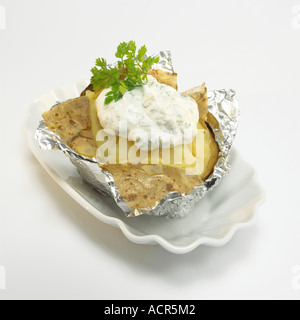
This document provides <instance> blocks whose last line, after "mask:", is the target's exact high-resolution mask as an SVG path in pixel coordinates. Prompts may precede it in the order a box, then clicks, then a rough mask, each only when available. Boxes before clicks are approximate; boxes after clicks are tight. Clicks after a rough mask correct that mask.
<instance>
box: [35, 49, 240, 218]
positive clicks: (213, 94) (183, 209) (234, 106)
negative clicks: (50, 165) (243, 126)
mask: <svg viewBox="0 0 300 320" xmlns="http://www.w3.org/2000/svg"><path fill="white" fill-rule="evenodd" d="M156 56H159V57H160V62H159V64H157V65H156V66H155V68H160V69H165V70H167V71H172V72H173V66H172V59H171V53H170V52H169V51H161V52H159V53H158V54H157V55H156ZM208 100H209V106H208V109H209V112H210V113H211V114H212V115H213V116H214V119H213V117H211V118H212V119H211V120H210V119H209V118H208V122H209V124H210V126H211V127H212V129H213V131H214V134H215V139H216V141H217V143H218V144H219V148H220V153H219V159H218V162H217V164H216V166H215V168H214V171H213V173H212V175H211V176H210V177H209V178H208V179H207V180H206V181H205V182H204V183H203V184H201V185H199V186H197V187H194V188H193V190H192V192H191V193H189V194H180V193H178V192H170V193H169V195H168V196H166V197H165V198H164V199H163V200H161V201H160V202H159V203H157V205H156V206H155V207H153V208H152V209H151V210H150V211H149V210H146V209H143V208H140V209H130V208H128V207H127V205H126V203H125V201H124V200H123V198H122V196H121V195H120V193H119V191H118V189H117V187H116V186H115V183H114V179H113V177H112V175H111V174H110V173H109V172H107V171H104V170H102V169H101V168H100V167H99V165H98V163H97V161H96V160H95V159H89V158H86V157H83V156H81V155H79V154H77V153H76V152H74V151H73V150H72V149H70V148H69V147H68V146H67V145H66V143H65V142H64V141H63V140H61V139H60V137H59V136H57V135H56V134H55V133H53V132H52V131H50V130H49V129H48V128H47V127H46V125H45V122H44V121H41V122H40V125H39V127H38V128H37V130H36V135H35V138H36V140H37V141H38V143H39V146H40V148H41V149H43V150H61V151H62V152H64V154H65V155H66V156H67V157H68V158H69V159H70V161H71V162H72V164H73V165H75V166H76V167H77V170H78V172H79V174H80V175H81V176H82V178H83V179H84V180H85V181H86V182H88V183H89V184H91V185H92V186H93V187H94V188H96V189H97V190H98V191H99V192H100V193H102V194H104V195H105V196H110V197H112V198H113V199H114V200H115V201H116V203H117V205H118V206H119V207H120V208H121V209H122V210H123V211H124V213H125V214H126V216H128V217H132V216H139V215H141V214H148V215H153V216H166V217H171V218H177V217H184V216H185V215H187V214H188V213H189V212H190V211H191V210H192V208H193V206H194V204H195V203H196V202H197V201H199V200H200V199H201V198H203V197H204V196H205V194H206V193H207V192H208V191H209V190H212V189H213V187H214V186H216V185H217V184H218V183H219V181H220V180H221V178H222V177H223V176H224V175H226V174H227V173H228V172H229V169H230V168H229V165H228V160H229V156H230V149H231V147H232V144H233V140H234V138H235V135H236V132H237V127H238V120H239V106H238V101H237V99H236V94H235V91H233V90H214V91H209V92H208ZM215 120H216V121H217V122H216V121H215Z"/></svg>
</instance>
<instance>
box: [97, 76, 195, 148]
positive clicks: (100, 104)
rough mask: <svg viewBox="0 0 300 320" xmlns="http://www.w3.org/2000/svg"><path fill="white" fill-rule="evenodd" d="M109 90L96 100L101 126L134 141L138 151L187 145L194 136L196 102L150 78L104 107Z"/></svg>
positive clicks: (104, 91)
mask: <svg viewBox="0 0 300 320" xmlns="http://www.w3.org/2000/svg"><path fill="white" fill-rule="evenodd" d="M109 91H110V89H105V90H103V91H102V92H101V94H100V95H99V97H98V98H97V100H96V107H97V113H98V118H99V121H100V123H101V126H102V127H103V128H104V129H105V130H107V131H108V132H109V131H110V130H112V131H111V132H114V134H115V135H118V136H121V137H125V138H128V140H130V141H133V142H135V144H136V145H137V147H138V148H140V149H141V150H153V149H156V148H158V147H160V148H169V147H173V146H177V145H182V144H186V143H191V142H192V141H193V139H194V137H195V136H196V133H197V132H196V130H197V123H198V120H199V111H198V105H197V103H196V102H195V101H194V100H193V99H192V98H190V97H187V96H184V95H182V94H180V93H178V92H177V91H176V90H175V89H174V88H172V87H170V86H167V85H164V84H161V83H159V82H158V81H157V80H156V79H155V78H154V77H153V76H148V82H147V83H146V84H145V85H143V86H142V87H138V88H136V89H134V90H132V91H126V92H125V94H124V95H123V97H122V99H120V100H119V101H117V102H114V101H113V102H111V103H109V104H105V103H104V101H105V95H106V93H107V92H109ZM187 132H188V134H186V133H187Z"/></svg>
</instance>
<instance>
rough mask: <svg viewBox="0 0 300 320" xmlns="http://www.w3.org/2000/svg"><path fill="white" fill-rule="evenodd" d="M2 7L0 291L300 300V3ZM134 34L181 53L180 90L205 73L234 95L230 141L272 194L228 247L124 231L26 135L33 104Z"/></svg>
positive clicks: (35, 1) (57, 0)
mask: <svg viewBox="0 0 300 320" xmlns="http://www.w3.org/2000/svg"><path fill="white" fill-rule="evenodd" d="M0 5H2V6H3V7H4V8H5V9H6V29H0V58H1V59H0V107H1V109H0V119H1V120H0V123H1V125H0V130H1V157H0V168H1V169H0V170H1V177H0V178H1V180H0V181H1V183H0V199H1V202H0V265H2V266H4V267H5V269H6V274H7V279H6V280H7V289H6V290H0V299H20V298H22V299H24V298H27V299H36V298H38V299H46V298H50V299H52V298H53V299H63V298H65V299H69V298H77V299H137V298H141V299H218V298H229V299H231V298H235V299H246V298H250V299H255V298H258V299H261V298H264V299H288V298H289V299H299V298H300V279H299V282H297V278H295V275H293V273H292V269H293V268H294V267H295V266H297V265H300V250H299V244H300V231H299V230H300V216H299V198H300V196H299V178H300V177H299V155H300V153H299V139H300V135H299V128H300V103H299V99H300V90H299V89H300V88H299V87H300V16H299V15H300V9H299V11H298V15H297V13H296V11H297V7H295V6H300V0H291V1H290V0H281V1H279V0H276V1H266V0H263V1H262V0H255V1H241V0H236V1H233V0H227V1H196V0H193V1H191V0H185V1H175V0H173V1H168V0H151V1H142V0H139V1H131V0H128V1H120V0H114V1H108V0H107V1H102V0H100V1H99V0H98V1H97V0H85V1H79V0H42V1H40V0H22V1H21V0H20V1H16V0H0ZM293 8H294V10H295V11H294V13H293ZM2 11H3V10H2ZM0 17H1V15H0ZM0 26H1V23H0ZM131 39H133V40H136V42H137V44H138V45H143V44H144V43H145V44H146V45H147V47H148V51H149V52H150V53H154V52H156V51H158V50H161V49H168V50H171V51H172V53H173V60H174V66H175V69H176V71H177V72H178V74H179V85H180V89H181V90H184V89H188V88H190V87H192V86H194V85H198V84H200V83H201V82H203V81H205V82H206V84H207V87H208V89H221V88H234V89H235V90H236V91H237V92H238V96H239V100H240V104H241V108H242V118H241V124H240V128H239V132H238V137H237V139H236V143H235V145H236V147H237V148H238V149H239V151H240V152H241V153H242V155H243V156H244V157H245V158H246V159H248V162H250V163H251V164H252V165H253V166H254V167H255V168H256V169H257V174H258V177H259V179H260V181H261V182H262V185H263V186H264V188H265V190H266V192H267V200H266V202H265V204H264V205H263V206H262V207H261V208H260V214H259V219H258V221H257V223H256V225H255V226H254V227H252V228H250V229H247V230H242V231H239V232H238V233H237V234H236V236H235V237H234V239H233V240H232V241H231V242H230V243H229V244H228V245H227V246H225V247H222V248H210V247H199V248H197V249H196V250H195V251H193V252H191V253H189V254H186V255H173V254H171V253H168V252H166V251H165V250H164V249H162V248H160V247H159V246H142V245H136V244H133V243H131V242H129V241H128V240H127V239H125V237H124V236H123V235H122V233H121V232H120V230H117V229H114V228H113V227H110V226H108V225H105V224H104V223H102V222H99V221H97V220H96V219H95V218H93V217H91V216H90V215H89V214H88V213H87V212H86V211H85V210H84V209H83V208H81V207H80V206H79V205H78V204H76V203H75V202H74V201H73V200H72V199H71V198H70V197H69V196H67V195H66V194H65V193H64V192H63V191H62V190H61V189H60V188H59V187H58V186H57V185H56V184H55V182H54V181H52V179H51V178H50V177H49V176H48V175H47V173H46V172H45V171H44V170H43V169H42V167H41V166H40V165H39V163H38V162H37V161H36V160H35V158H34V157H33V155H32V154H31V153H30V151H29V149H28V147H27V145H26V138H25V134H24V133H23V132H22V129H21V123H22V120H23V118H24V116H25V111H26V107H27V105H28V104H29V103H31V102H32V101H33V100H34V99H36V98H38V97H39V96H40V95H42V94H43V93H46V92H48V91H50V90H51V89H53V88H56V87H59V86H61V85H64V84H69V83H72V82H74V81H76V80H81V79H88V78H89V77H90V72H89V70H90V68H91V67H92V66H93V64H94V60H95V58H96V57H99V56H101V57H106V58H107V59H108V60H111V61H112V60H113V54H114V50H115V48H116V46H117V45H118V44H119V43H120V42H121V41H128V40H131ZM293 279H294V284H295V283H296V286H295V285H294V287H293V285H292V283H293ZM297 284H299V290H297V287H298V286H297Z"/></svg>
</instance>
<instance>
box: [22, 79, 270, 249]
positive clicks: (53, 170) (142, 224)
mask: <svg viewBox="0 0 300 320" xmlns="http://www.w3.org/2000/svg"><path fill="white" fill-rule="evenodd" d="M87 84H88V83H87V82H86V81H81V82H76V83H74V84H73V85H69V86H64V87H61V88H58V89H56V90H53V91H51V92H49V93H48V94H45V95H44V96H42V97H41V98H39V99H37V100H36V101H35V102H33V103H32V104H31V105H30V106H29V108H28V113H27V117H26V119H25V121H24V126H23V127H24V129H25V132H26V133H27V138H28V144H29V147H30V149H31V151H32V153H33V154H34V155H35V157H36V158H37V159H38V161H39V162H40V163H41V165H42V166H43V167H44V168H45V169H46V171H47V172H48V173H49V174H50V176H51V177H52V178H53V179H54V180H55V181H56V182H57V183H58V184H59V185H60V186H61V188H62V189H63V190H65V191H66V192H67V193H68V194H69V195H70V196H71V197H72V198H73V199H74V200H75V201H77V202H78V203H79V204H80V205H81V206H83V207H84V208H85V209H86V210H87V211H88V212H89V213H91V214H92V215H94V216H95V217H96V218H98V219H99V220H101V221H103V222H105V223H108V224H110V225H113V226H115V227H118V228H120V229H121V230H122V232H123V234H124V235H125V236H126V237H127V238H128V239H129V240H131V241H133V242H135V243H140V244H160V245H161V246H162V247H164V248H165V249H166V250H168V251H170V252H173V253H178V254H180V253H187V252H190V251H192V250H193V249H195V248H196V247H198V246H199V245H201V244H206V245H211V246H222V245H224V244H226V243H227V242H228V241H229V240H230V239H231V238H232V236H233V235H234V233H235V232H236V231H237V230H238V229H239V228H241V227H246V226H249V225H251V224H252V223H253V221H254V220H255V216H256V212H257V207H258V205H259V204H260V203H261V202H262V200H263V198H264V192H263V189H262V188H261V186H260V185H259V183H258V182H257V180H256V177H255V171H254V169H253V168H252V167H251V166H250V165H249V164H248V163H247V162H245V161H244V160H243V159H242V158H241V156H240V155H239V153H238V152H237V150H235V149H233V150H232V154H231V167H232V169H231V171H230V174H229V175H228V176H227V177H225V178H224V179H223V180H222V181H221V183H220V184H219V185H218V186H217V187H216V188H215V189H214V190H213V191H212V192H209V193H208V194H207V195H206V197H205V198H203V199H202V200H201V201H199V202H198V203H197V204H196V206H195V207H194V209H193V211H192V212H191V213H190V214H189V215H187V216H186V217H184V218H182V219H166V218H164V217H152V216H140V217H135V218H126V217H125V215H124V214H123V212H122V211H121V210H120V209H119V207H118V206H117V205H116V204H115V203H114V202H113V201H112V200H111V199H109V198H105V197H104V196H102V195H101V194H99V193H98V192H97V191H95V190H94V189H93V188H92V187H91V186H90V185H88V184H86V183H84V182H83V181H82V179H81V177H80V176H79V174H78V173H77V171H76V168H75V167H74V166H73V165H72V164H71V163H70V162H69V160H68V159H67V158H66V157H65V156H64V154H63V153H62V152H60V151H42V150H41V149H40V148H39V147H38V145H37V142H36V140H35V139H34V135H35V131H36V128H37V126H38V124H39V121H40V120H41V119H42V118H41V114H42V113H43V112H44V111H46V110H48V109H49V108H50V107H51V106H52V105H54V104H55V103H56V102H57V101H65V100H67V99H71V98H75V97H77V96H79V94H80V92H81V91H82V90H83V89H84V88H85V87H86V86H87Z"/></svg>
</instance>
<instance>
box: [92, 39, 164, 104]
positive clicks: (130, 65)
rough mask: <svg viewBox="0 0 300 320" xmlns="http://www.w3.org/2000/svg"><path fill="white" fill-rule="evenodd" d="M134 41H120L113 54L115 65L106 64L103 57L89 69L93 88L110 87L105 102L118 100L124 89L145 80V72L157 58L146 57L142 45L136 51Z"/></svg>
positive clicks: (137, 85)
mask: <svg viewBox="0 0 300 320" xmlns="http://www.w3.org/2000/svg"><path fill="white" fill-rule="evenodd" d="M136 52H137V47H136V44H135V42H134V41H129V42H122V43H121V44H119V46H118V48H117V52H116V54H115V56H116V58H118V61H117V63H116V65H115V66H111V65H109V64H107V61H106V60H105V59H103V58H98V59H96V66H95V67H94V68H93V69H92V70H91V72H92V74H93V76H92V78H91V84H92V85H93V89H94V90H99V89H106V88H111V91H109V92H108V93H107V94H106V99H105V104H108V103H110V102H112V101H118V100H120V99H121V98H122V97H123V95H124V93H125V92H126V90H128V91H131V90H133V89H134V88H137V87H141V86H142V85H144V84H145V83H146V81H147V73H148V71H149V70H150V69H151V67H152V65H153V64H154V63H157V62H159V58H154V57H146V56H145V55H146V52H147V49H146V47H145V46H142V47H141V48H140V49H139V50H138V52H137V53H136Z"/></svg>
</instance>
